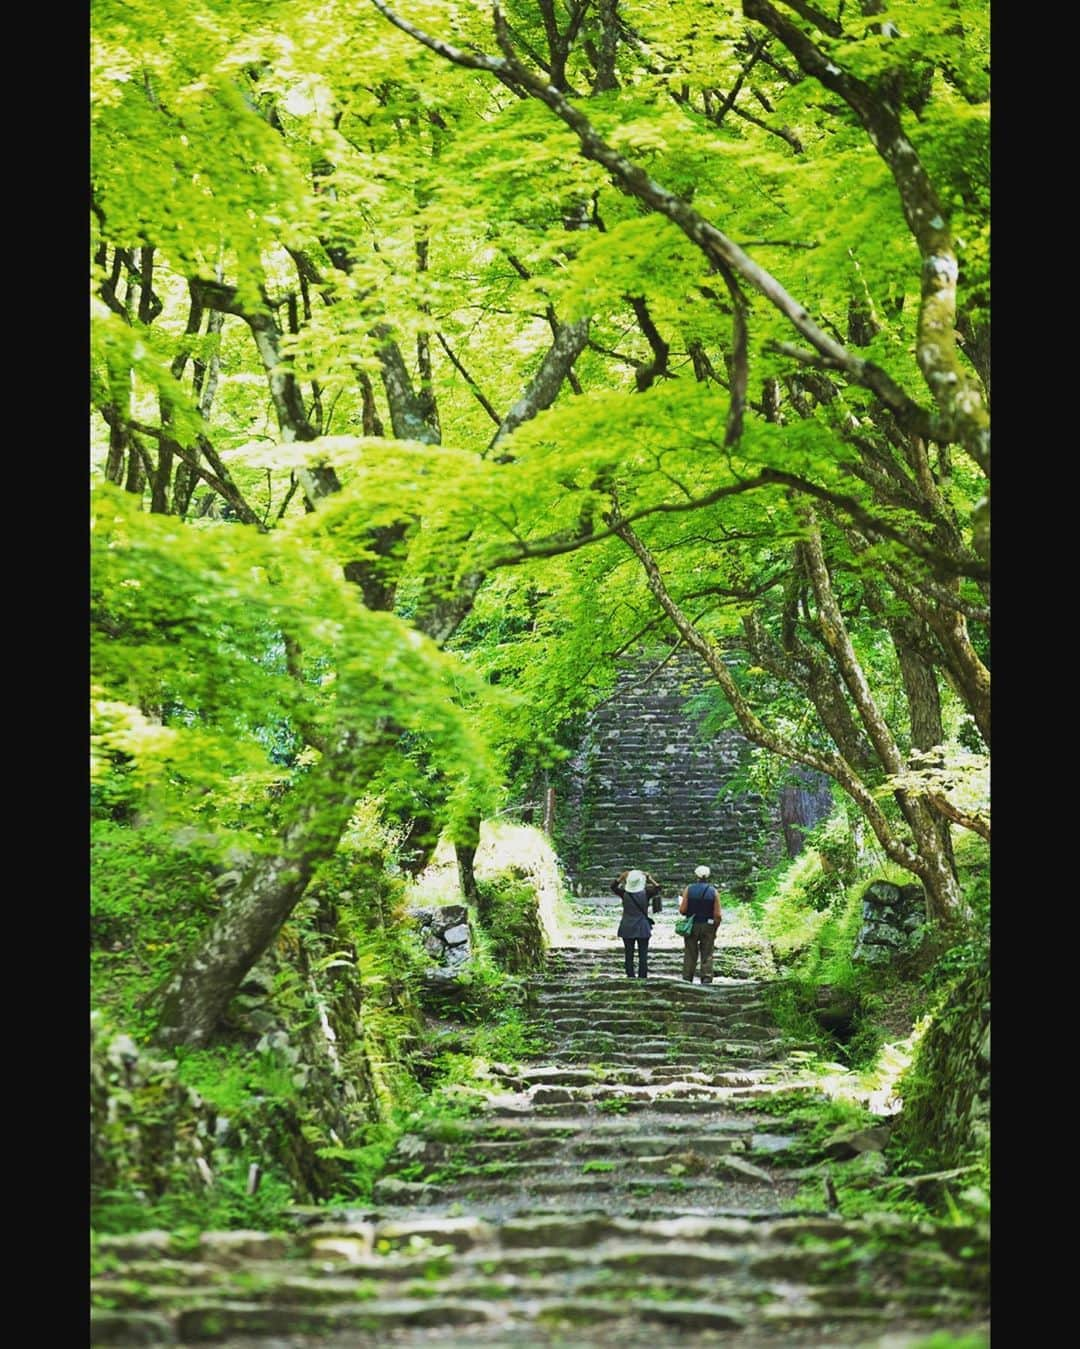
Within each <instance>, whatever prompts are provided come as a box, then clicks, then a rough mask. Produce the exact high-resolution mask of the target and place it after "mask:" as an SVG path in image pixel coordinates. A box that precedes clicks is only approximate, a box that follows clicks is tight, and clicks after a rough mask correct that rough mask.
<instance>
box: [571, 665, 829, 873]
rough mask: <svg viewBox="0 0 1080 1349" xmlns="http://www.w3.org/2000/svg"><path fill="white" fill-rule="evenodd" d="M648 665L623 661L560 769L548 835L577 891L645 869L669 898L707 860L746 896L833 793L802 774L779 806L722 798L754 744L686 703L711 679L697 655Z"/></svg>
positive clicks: (795, 844) (798, 840)
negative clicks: (709, 729)
mask: <svg viewBox="0 0 1080 1349" xmlns="http://www.w3.org/2000/svg"><path fill="white" fill-rule="evenodd" d="M653 665H655V661H654V662H653ZM650 668H652V667H651V666H650V664H649V663H648V662H646V663H643V664H640V665H638V664H635V665H630V664H628V665H625V666H623V667H622V668H621V669H620V672H619V676H618V682H617V684H616V687H615V689H614V691H613V693H612V694H611V696H610V697H609V698H608V699H607V701H606V702H605V703H603V704H602V705H601V706H600V707H598V708H597V709H596V711H595V712H594V713H593V715H592V717H591V718H590V721H589V724H588V728H587V730H586V733H585V735H584V737H583V740H582V743H581V746H580V748H579V750H578V752H577V754H576V755H575V756H574V757H573V759H572V760H571V762H570V764H569V767H568V771H567V772H566V773H565V774H564V777H563V782H562V784H561V787H560V795H559V799H558V802H557V806H556V821H555V836H556V842H557V845H558V849H559V854H560V857H561V859H562V861H563V865H564V866H565V868H566V871H567V874H568V876H569V877H570V882H571V885H572V888H573V889H574V891H575V892H576V893H578V894H603V893H606V892H607V890H608V886H609V883H610V881H611V879H612V878H613V877H614V876H616V875H617V874H618V873H619V872H620V871H622V870H624V869H625V868H627V867H641V868H643V869H644V870H647V871H649V872H651V873H652V874H653V875H654V876H655V877H656V878H657V880H659V881H660V882H661V884H662V885H663V886H664V893H665V894H666V895H668V896H672V895H674V894H676V893H678V891H679V890H680V889H681V888H682V886H683V885H685V884H686V882H687V881H689V880H692V879H693V872H694V867H695V866H697V865H698V864H699V863H704V864H706V865H707V866H709V867H710V868H711V869H712V879H713V880H714V881H715V882H716V884H717V885H718V887H719V888H720V889H721V890H723V891H725V892H727V893H729V894H733V895H736V896H741V897H748V896H749V894H750V893H751V892H752V889H753V885H754V882H755V880H756V878H757V876H758V875H759V873H760V871H761V870H762V869H763V868H766V867H768V866H771V865H772V864H773V863H775V862H776V861H777V860H778V859H779V858H780V857H782V856H784V855H785V853H786V854H787V855H791V854H792V851H793V850H794V851H798V849H799V848H801V846H802V834H801V832H800V831H799V829H795V828H792V827H791V826H793V825H797V826H801V828H802V829H803V830H805V829H807V828H810V827H812V826H813V824H815V823H817V822H818V821H819V820H820V819H823V818H824V817H825V815H826V814H827V813H828V811H829V809H830V808H831V798H830V797H829V794H828V791H827V790H824V791H823V790H822V787H821V784H820V783H817V782H810V781H808V782H807V783H806V785H805V789H802V788H795V789H789V790H788V799H787V800H786V801H785V802H784V803H781V802H780V801H777V802H772V803H763V801H762V800H761V798H760V797H758V796H754V795H746V794H744V795H741V796H737V797H734V798H733V799H730V800H720V799H719V793H720V792H721V790H722V789H723V788H724V786H725V784H726V783H727V782H728V781H729V780H730V779H731V777H732V776H733V775H734V774H735V773H736V771H737V770H738V769H739V768H740V767H741V766H742V765H743V764H744V763H745V761H746V758H747V756H748V754H749V753H750V748H751V747H750V745H749V743H748V741H746V740H745V738H744V737H743V736H742V735H740V734H739V733H738V732H736V731H731V730H727V731H722V732H720V733H719V734H718V735H713V736H708V735H706V734H705V733H704V731H703V730H702V727H701V723H702V721H703V720H704V717H705V713H704V712H702V711H694V710H693V709H692V708H688V706H687V705H688V703H690V702H692V700H693V699H694V696H695V695H696V694H700V693H701V692H702V690H703V689H705V688H710V689H712V688H715V683H714V681H713V679H712V676H711V675H710V674H709V672H708V670H707V669H705V668H704V667H703V666H702V664H701V661H700V659H699V658H698V657H696V656H694V655H693V654H692V653H688V652H680V653H679V655H678V656H676V657H675V658H674V659H673V660H671V661H669V662H668V663H667V664H666V665H664V666H663V668H661V669H660V670H658V671H657V672H656V673H655V674H653V675H651V677H650V676H649V670H650ZM782 804H783V807H784V808H783V810H782V809H781V806H782ZM784 817H787V818H786V819H785V818H784ZM785 824H786V825H787V828H786V829H785ZM785 834H786V838H785Z"/></svg>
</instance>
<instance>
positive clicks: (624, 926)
mask: <svg viewBox="0 0 1080 1349" xmlns="http://www.w3.org/2000/svg"><path fill="white" fill-rule="evenodd" d="M628 874H629V873H628V872H626V871H623V872H621V873H620V874H619V875H618V876H616V878H615V879H614V880H613V881H612V882H611V889H612V891H613V892H614V893H615V894H616V895H618V896H619V898H620V899H621V900H622V918H621V919H620V921H619V934H618V935H619V936H620V937H624V938H634V937H636V938H639V939H644V940H645V941H648V940H649V937H650V936H651V935H652V926H653V925H652V919H651V918H650V917H649V900H650V899H652V897H653V895H658V894H659V893H660V882H659V881H656V880H654V879H653V878H652V876H650V875H649V873H648V872H646V873H645V889H644V890H638V891H637V892H636V893H635V892H634V891H632V890H627V889H626V887H625V884H624V882H625V880H626V877H627V875H628Z"/></svg>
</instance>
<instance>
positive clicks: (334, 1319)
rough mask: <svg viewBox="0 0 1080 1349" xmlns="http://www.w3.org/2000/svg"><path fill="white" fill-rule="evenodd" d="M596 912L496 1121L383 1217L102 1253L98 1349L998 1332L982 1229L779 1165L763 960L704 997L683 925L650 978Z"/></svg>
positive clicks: (876, 1337) (444, 1134)
mask: <svg viewBox="0 0 1080 1349" xmlns="http://www.w3.org/2000/svg"><path fill="white" fill-rule="evenodd" d="M578 914H579V924H578V927H577V931H576V934H575V937H576V940H575V944H574V945H573V946H565V947H561V948H556V949H554V950H552V951H551V952H550V956H549V959H548V962H547V966H546V968H545V970H544V971H543V973H542V974H541V975H540V976H539V977H537V978H536V979H535V980H533V981H532V983H531V986H530V990H529V998H530V1003H529V1006H530V1010H531V1014H532V1018H533V1023H534V1025H535V1026H536V1028H537V1031H538V1033H539V1034H540V1035H541V1036H542V1038H543V1040H544V1042H545V1049H544V1052H543V1053H542V1054H538V1055H537V1056H536V1057H535V1058H534V1059H532V1060H530V1061H528V1062H524V1063H520V1064H516V1065H499V1064H495V1065H492V1066H491V1090H490V1095H489V1098H488V1101H487V1105H486V1108H485V1110H484V1112H483V1113H482V1114H479V1115H476V1116H474V1117H469V1118H464V1119H455V1120H443V1121H441V1123H440V1125H439V1126H438V1127H437V1128H435V1129H433V1130H431V1131H428V1132H422V1133H416V1134H409V1135H406V1136H404V1137H402V1138H401V1139H400V1140H399V1142H398V1144H397V1147H396V1149H395V1152H394V1154H393V1155H392V1157H391V1159H390V1162H389V1164H388V1166H387V1168H386V1170H385V1173H384V1174H383V1176H382V1177H381V1178H380V1179H379V1181H378V1182H377V1184H376V1187H375V1191H374V1195H373V1204H372V1206H371V1207H370V1208H366V1209H362V1210H359V1209H357V1210H350V1209H337V1210H329V1209H327V1210H323V1211H321V1212H317V1213H309V1214H307V1215H306V1217H307V1219H308V1221H307V1223H306V1225H303V1226H298V1227H297V1229H296V1230H295V1231H293V1232H291V1233H289V1234H284V1235H283V1234H268V1233H258V1232H206V1233H203V1234H202V1236H201V1238H200V1239H199V1242H198V1245H197V1247H196V1248H195V1249H189V1250H186V1251H184V1252H183V1254H180V1253H178V1252H177V1250H176V1249H175V1244H174V1243H173V1242H172V1241H171V1239H170V1237H169V1235H168V1234H167V1233H155V1232H147V1233H141V1234H134V1235H131V1236H124V1237H103V1238H100V1242H99V1253H100V1255H101V1256H102V1257H104V1258H105V1259H106V1260H108V1261H109V1262H111V1264H112V1266H113V1268H111V1269H108V1270H107V1271H106V1272H104V1273H102V1274H101V1275H100V1277H99V1278H97V1279H96V1280H95V1285H94V1293H95V1300H96V1302H97V1304H98V1306H97V1309H96V1310H95V1311H94V1313H93V1329H92V1343H93V1344H94V1345H99V1346H105V1345H118V1344H145V1345H156V1344H180V1345H196V1344H206V1343H216V1344H224V1345H227V1346H230V1349H246V1347H247V1346H251V1347H252V1349H254V1347H255V1346H259V1349H286V1347H288V1349H300V1346H307V1345H318V1346H321V1347H322V1349H347V1347H348V1349H358V1347H360V1346H375V1345H396V1344H402V1345H423V1344H432V1345H448V1344H449V1345H472V1344H484V1345H505V1346H511V1345H513V1346H533V1345H535V1346H564V1347H566V1346H578V1347H581V1346H607V1345H612V1346H613V1345H617V1344H618V1345H633V1346H644V1345H650V1346H657V1345H667V1344H678V1345H691V1344H694V1345H698V1344H738V1345H739V1346H743V1347H744V1349H755V1347H756V1346H766V1345H768V1346H782V1345H795V1346H802V1345H807V1346H808V1345H816V1346H832V1345H836V1346H840V1345H858V1346H864V1347H865V1349H869V1347H870V1346H873V1347H874V1349H907V1347H908V1346H912V1347H913V1346H915V1345H918V1344H920V1343H922V1342H923V1340H925V1339H926V1338H928V1337H929V1336H930V1334H931V1332H933V1331H935V1330H940V1329H949V1330H952V1331H954V1332H955V1333H957V1334H960V1333H967V1334H970V1333H971V1332H972V1331H976V1330H985V1326H986V1317H987V1312H986V1305H985V1304H986V1288H985V1284H986V1253H985V1250H983V1249H982V1248H981V1246H980V1244H979V1240H978V1238H977V1236H976V1234H975V1233H974V1232H972V1231H969V1230H967V1229H964V1228H960V1227H957V1228H955V1229H949V1231H948V1234H947V1236H946V1237H945V1238H942V1236H941V1235H940V1234H938V1233H935V1231H934V1229H932V1228H929V1227H927V1228H925V1229H920V1228H918V1227H915V1226H913V1225H912V1224H911V1223H910V1222H908V1221H907V1220H905V1219H903V1218H899V1217H895V1216H893V1215H878V1216H876V1217H866V1218H862V1219H848V1220H845V1219H843V1218H841V1217H839V1216H837V1215H836V1214H835V1213H832V1212H830V1211H829V1210H828V1206H827V1204H826V1200H825V1190H824V1187H823V1185H822V1184H821V1181H822V1179H823V1172H822V1171H820V1170H819V1169H818V1168H817V1167H816V1166H811V1167H810V1168H809V1169H808V1168H807V1167H806V1165H805V1158H803V1159H802V1160H803V1163H804V1164H803V1165H802V1166H800V1167H794V1168H793V1167H792V1166H791V1165H787V1166H785V1165H784V1161H785V1154H790V1153H792V1150H793V1149H795V1148H796V1146H797V1144H798V1141H799V1140H798V1136H797V1135H796V1134H795V1133H792V1132H791V1131H789V1130H786V1129H785V1128H784V1127H783V1126H782V1125H778V1123H777V1120H776V1119H775V1118H774V1117H771V1116H769V1115H767V1114H765V1113H763V1112H761V1111H760V1110H755V1108H754V1104H753V1103H754V1101H755V1100H758V1099H761V1098H762V1097H765V1096H767V1095H769V1094H771V1093H774V1092H776V1091H779V1090H784V1089H789V1088H791V1087H793V1086H798V1085H800V1084H801V1079H800V1070H799V1062H800V1055H799V1047H798V1046H795V1045H793V1044H792V1043H790V1042H785V1041H784V1040H783V1038H782V1037H781V1036H780V1034H779V1032H778V1031H777V1029H776V1028H775V1026H774V1025H773V1023H772V1020H771V1018H770V1016H769V1013H768V1010H767V1007H766V1004H765V1001H764V999H763V993H764V991H765V988H766V981H767V970H768V965H769V956H768V952H767V950H762V949H761V948H760V946H758V945H756V944H755V943H754V941H753V939H752V937H751V935H750V934H749V933H747V932H746V931H744V930H740V929H739V926H738V924H733V925H732V926H731V927H730V928H729V929H728V930H724V929H722V932H721V938H722V942H723V944H722V945H721V946H720V947H719V949H718V959H717V971H718V976H719V977H718V978H717V979H716V981H715V982H714V983H713V984H711V985H708V986H704V987H703V986H701V985H700V984H696V983H695V984H687V983H684V982H682V981H681V980H680V979H679V977H678V975H679V961H680V960H681V941H680V940H679V939H678V938H677V937H675V935H674V932H673V931H672V929H671V921H672V916H671V915H670V914H667V913H665V914H661V915H660V918H659V919H658V921H657V927H656V929H655V932H654V940H653V943H651V948H650V957H651V961H650V965H651V968H650V977H649V978H648V979H646V980H638V979H633V980H631V979H627V978H626V977H625V975H624V974H623V973H622V951H621V943H619V942H618V941H617V940H616V939H615V937H614V928H615V925H616V922H617V917H616V913H615V910H614V908H613V906H612V905H610V904H609V903H607V902H606V901H605V900H603V899H597V900H594V901H591V902H590V901H581V902H580V903H579V905H578ZM763 975H764V977H763ZM808 1180H809V1181H810V1182H811V1183H812V1184H813V1185H814V1193H815V1194H816V1193H820V1195H821V1200H820V1204H818V1205H817V1207H816V1208H815V1209H813V1210H810V1209H808V1207H807V1205H806V1202H805V1200H801V1199H800V1195H801V1194H803V1193H805V1190H804V1187H805V1186H806V1184H807V1182H808ZM815 1203H816V1201H815ZM987 1343H988V1340H987Z"/></svg>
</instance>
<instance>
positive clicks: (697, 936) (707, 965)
mask: <svg viewBox="0 0 1080 1349" xmlns="http://www.w3.org/2000/svg"><path fill="white" fill-rule="evenodd" d="M715 945H716V924H715V923H695V924H694V930H693V932H691V933H690V935H689V936H688V937H684V938H683V957H682V977H683V978H684V979H685V980H686V981H687V983H693V982H694V967H695V965H697V964H698V962H699V961H700V972H701V982H702V983H703V984H711V983H712V964H713V947H714V946H715Z"/></svg>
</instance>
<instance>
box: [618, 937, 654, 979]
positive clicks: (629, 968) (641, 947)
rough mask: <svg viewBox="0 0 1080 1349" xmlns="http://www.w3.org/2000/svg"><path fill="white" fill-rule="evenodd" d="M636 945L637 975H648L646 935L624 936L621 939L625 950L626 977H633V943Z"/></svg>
mask: <svg viewBox="0 0 1080 1349" xmlns="http://www.w3.org/2000/svg"><path fill="white" fill-rule="evenodd" d="M635 943H636V945H637V949H638V958H637V977H638V978H639V979H647V978H648V977H649V939H648V937H624V938H623V939H622V944H623V949H624V950H625V952H626V977H627V978H628V979H632V978H633V977H634V945H635Z"/></svg>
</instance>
